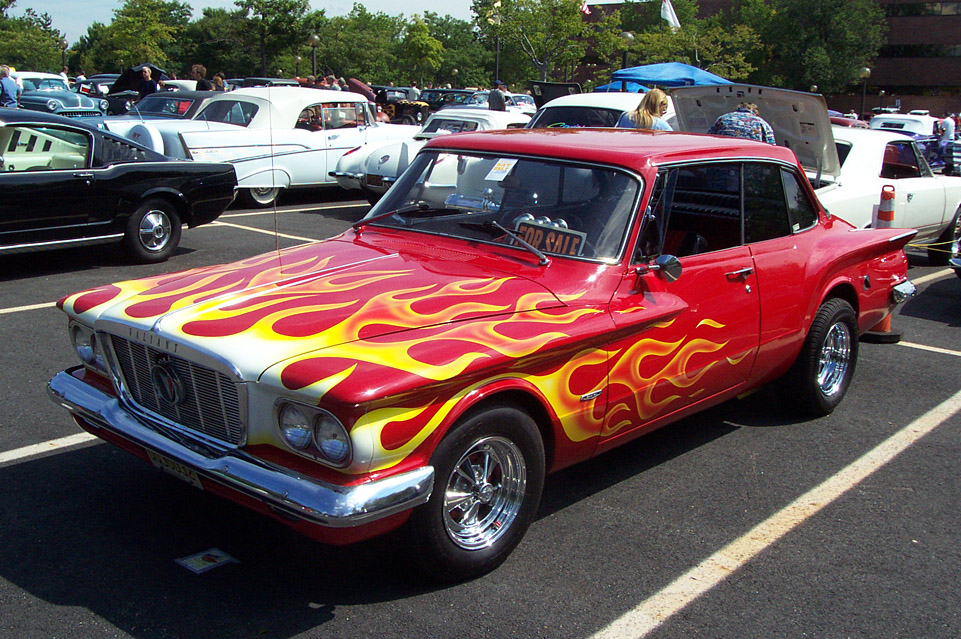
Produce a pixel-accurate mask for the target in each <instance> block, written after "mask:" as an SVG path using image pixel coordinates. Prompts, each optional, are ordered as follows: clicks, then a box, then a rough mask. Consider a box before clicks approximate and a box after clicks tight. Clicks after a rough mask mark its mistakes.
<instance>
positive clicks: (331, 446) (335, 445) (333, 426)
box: [314, 413, 350, 464]
mask: <svg viewBox="0 0 961 639" xmlns="http://www.w3.org/2000/svg"><path fill="white" fill-rule="evenodd" d="M314 442H316V444H317V448H319V449H320V452H321V454H323V456H324V457H326V458H327V459H328V460H329V461H330V462H332V463H334V464H340V463H343V462H344V461H345V460H346V459H347V455H348V454H349V453H350V444H349V443H348V441H347V433H346V432H345V431H344V427H343V426H341V424H340V422H338V421H337V420H336V419H335V418H334V416H333V415H331V414H329V413H321V414H320V415H318V416H317V422H316V423H315V424H314Z"/></svg>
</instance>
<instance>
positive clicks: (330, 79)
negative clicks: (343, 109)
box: [324, 74, 340, 91]
mask: <svg viewBox="0 0 961 639" xmlns="http://www.w3.org/2000/svg"><path fill="white" fill-rule="evenodd" d="M324 81H325V82H326V83H327V88H328V89H330V90H331V91H340V85H339V84H337V78H335V77H334V76H333V74H331V75H328V76H327V77H325V78H324Z"/></svg>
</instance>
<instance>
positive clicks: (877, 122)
mask: <svg viewBox="0 0 961 639" xmlns="http://www.w3.org/2000/svg"><path fill="white" fill-rule="evenodd" d="M868 126H870V127H871V128H872V129H883V130H885V131H897V132H899V133H904V134H905V135H909V136H911V137H912V138H914V140H915V142H917V143H918V147H919V148H920V149H921V151H922V152H923V153H924V159H925V160H927V162H928V164H929V165H930V166H931V168H933V169H941V168H943V167H944V161H945V157H944V155H945V147H946V146H947V143H942V142H941V120H940V119H939V118H936V117H933V116H932V115H931V114H930V113H929V112H928V111H926V110H923V109H921V110H915V111H910V112H909V113H879V114H877V115H876V116H874V117H873V118H871V121H870V122H869V123H868Z"/></svg>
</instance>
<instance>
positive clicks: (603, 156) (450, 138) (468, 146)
mask: <svg viewBox="0 0 961 639" xmlns="http://www.w3.org/2000/svg"><path fill="white" fill-rule="evenodd" d="M427 147H429V148H449V149H458V150H465V151H468V150H469V151H480V152H489V153H495V154H497V153H505V154H511V155H514V154H517V155H533V156H541V157H551V158H560V159H569V160H575V161H581V162H597V163H602V164H613V165H618V166H622V167H624V168H628V169H631V170H635V171H641V170H643V169H644V168H645V167H648V166H652V165H653V166H659V165H663V164H670V163H673V162H684V161H691V160H723V159H744V158H767V159H774V160H780V161H784V162H787V163H789V164H791V165H793V166H797V165H798V164H797V159H796V158H795V157H794V153H793V152H792V151H791V150H790V149H787V148H785V147H780V146H773V145H771V144H765V143H763V142H757V141H755V140H746V139H743V138H720V137H717V136H713V135H701V134H696V133H674V132H667V131H642V130H638V129H587V128H584V129H578V128H570V129H503V130H498V131H485V132H482V133H461V134H458V135H445V136H440V137H436V138H433V139H432V140H431V141H430V142H428V143H427Z"/></svg>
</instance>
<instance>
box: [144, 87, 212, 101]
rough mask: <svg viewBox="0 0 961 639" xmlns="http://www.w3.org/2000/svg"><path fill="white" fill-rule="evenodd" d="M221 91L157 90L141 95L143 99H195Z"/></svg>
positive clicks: (207, 96)
mask: <svg viewBox="0 0 961 639" xmlns="http://www.w3.org/2000/svg"><path fill="white" fill-rule="evenodd" d="M223 94H224V92H223V91H190V90H188V89H182V90H178V91H157V92H155V93H151V94H149V95H145V96H144V97H143V99H144V100H146V99H147V98H174V99H177V98H188V99H191V100H197V99H202V98H209V97H213V96H216V95H223Z"/></svg>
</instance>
